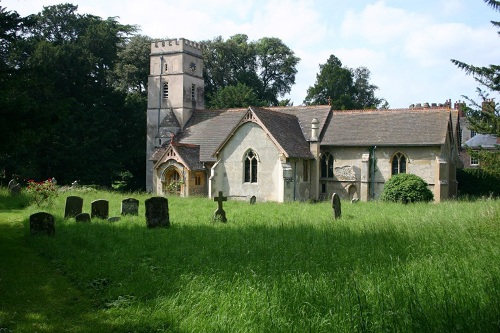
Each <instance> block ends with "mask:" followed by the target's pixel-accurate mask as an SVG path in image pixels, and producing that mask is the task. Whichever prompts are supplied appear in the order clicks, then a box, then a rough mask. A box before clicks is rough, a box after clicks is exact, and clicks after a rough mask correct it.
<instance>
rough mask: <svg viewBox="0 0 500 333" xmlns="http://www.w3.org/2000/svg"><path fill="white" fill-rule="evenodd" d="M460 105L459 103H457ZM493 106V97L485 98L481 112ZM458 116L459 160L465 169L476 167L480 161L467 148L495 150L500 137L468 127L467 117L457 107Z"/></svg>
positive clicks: (499, 143) (479, 165)
mask: <svg viewBox="0 0 500 333" xmlns="http://www.w3.org/2000/svg"><path fill="white" fill-rule="evenodd" d="M457 106H460V105H457ZM491 107H493V108H494V107H495V102H494V100H493V99H487V100H485V101H484V102H483V103H482V110H483V112H488V110H489V108H491ZM459 117H460V129H461V136H460V139H461V141H460V161H461V162H462V164H463V167H464V168H466V169H477V168H480V167H481V161H479V160H478V159H477V158H475V157H473V156H471V155H470V154H469V153H468V151H467V148H470V149H472V150H479V149H484V150H497V149H498V145H500V138H498V137H496V136H495V135H491V134H478V133H476V132H475V131H473V130H471V129H470V128H469V124H468V121H467V117H466V116H465V114H464V113H463V110H462V109H461V108H459Z"/></svg>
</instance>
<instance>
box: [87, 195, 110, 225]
mask: <svg viewBox="0 0 500 333" xmlns="http://www.w3.org/2000/svg"><path fill="white" fill-rule="evenodd" d="M108 215H109V201H108V200H104V199H98V200H94V201H92V208H91V212H90V217H91V218H94V217H97V218H100V219H103V220H106V219H107V218H108Z"/></svg>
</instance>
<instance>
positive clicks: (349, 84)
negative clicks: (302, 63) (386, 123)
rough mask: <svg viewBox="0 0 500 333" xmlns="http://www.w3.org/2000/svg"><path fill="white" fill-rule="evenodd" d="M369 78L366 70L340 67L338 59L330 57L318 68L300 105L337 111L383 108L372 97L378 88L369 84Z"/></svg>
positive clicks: (380, 103)
mask: <svg viewBox="0 0 500 333" xmlns="http://www.w3.org/2000/svg"><path fill="white" fill-rule="evenodd" d="M370 75H371V73H370V71H369V70H368V68H366V67H358V68H356V69H351V68H348V67H344V66H342V62H341V61H340V59H339V58H337V57H336V56H334V55H333V54H332V55H330V57H329V58H328V60H327V61H326V63H325V64H321V65H319V73H318V74H316V83H315V84H314V86H311V87H309V89H308V90H307V95H306V98H305V99H304V103H305V104H306V105H311V104H312V105H317V104H330V105H331V106H332V108H333V109H337V110H352V109H366V108H377V107H380V106H383V107H387V102H386V101H385V100H384V99H383V98H377V97H375V90H377V89H378V87H377V86H376V85H373V84H371V83H370V82H369V80H370Z"/></svg>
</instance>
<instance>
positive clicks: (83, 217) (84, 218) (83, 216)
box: [75, 213, 90, 223]
mask: <svg viewBox="0 0 500 333" xmlns="http://www.w3.org/2000/svg"><path fill="white" fill-rule="evenodd" d="M75 221H76V222H84V223H88V222H90V214H89V213H80V214H78V215H76V216H75Z"/></svg>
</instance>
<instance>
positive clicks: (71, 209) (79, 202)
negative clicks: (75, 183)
mask: <svg viewBox="0 0 500 333" xmlns="http://www.w3.org/2000/svg"><path fill="white" fill-rule="evenodd" d="M82 207H83V198H80V197H78V196H74V195H70V196H69V197H67V198H66V206H65V208H64V218H65V219H66V218H68V217H75V216H77V215H78V214H80V213H81V212H82Z"/></svg>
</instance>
